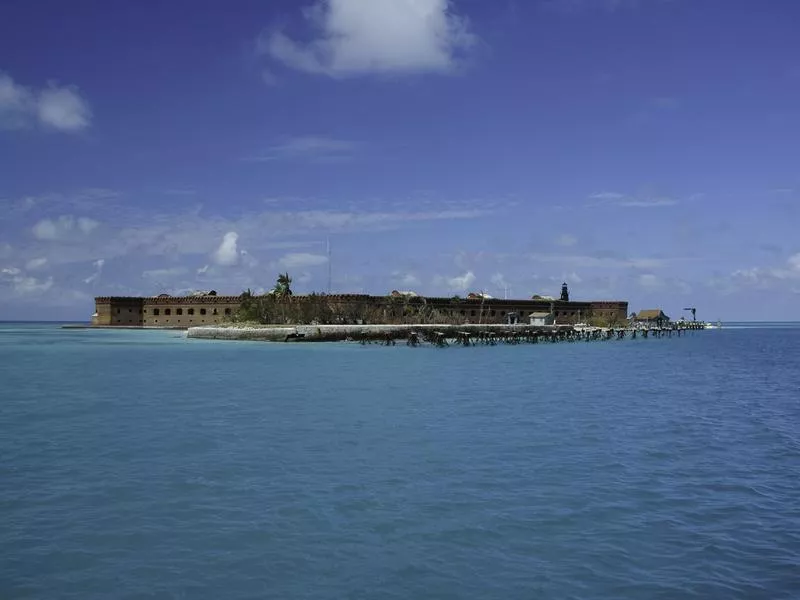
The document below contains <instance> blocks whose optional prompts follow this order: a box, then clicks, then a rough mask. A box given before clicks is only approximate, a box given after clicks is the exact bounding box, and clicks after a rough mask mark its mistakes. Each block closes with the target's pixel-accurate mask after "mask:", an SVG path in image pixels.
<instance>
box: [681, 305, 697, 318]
mask: <svg viewBox="0 0 800 600" xmlns="http://www.w3.org/2000/svg"><path fill="white" fill-rule="evenodd" d="M683 310H690V311H692V321H697V317H695V313H696V312H697V309H696V308H694V307H689V308H684V309H683Z"/></svg>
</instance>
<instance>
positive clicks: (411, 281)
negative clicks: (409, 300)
mask: <svg viewBox="0 0 800 600" xmlns="http://www.w3.org/2000/svg"><path fill="white" fill-rule="evenodd" d="M392 280H393V281H394V282H396V283H398V284H399V285H401V286H403V287H413V286H417V285H420V284H421V283H422V282H421V281H420V280H419V277H417V276H416V275H414V274H413V273H404V272H402V271H395V272H394V273H392Z"/></svg>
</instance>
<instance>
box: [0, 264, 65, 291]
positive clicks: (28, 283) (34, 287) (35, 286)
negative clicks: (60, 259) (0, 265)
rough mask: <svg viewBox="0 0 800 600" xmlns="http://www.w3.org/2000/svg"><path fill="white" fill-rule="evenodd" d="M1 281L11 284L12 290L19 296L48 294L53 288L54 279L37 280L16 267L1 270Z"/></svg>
mask: <svg viewBox="0 0 800 600" xmlns="http://www.w3.org/2000/svg"><path fill="white" fill-rule="evenodd" d="M0 281H3V282H5V283H8V284H10V286H11V290H12V291H13V292H14V293H16V294H18V295H27V294H34V293H41V292H46V291H47V290H49V289H50V288H51V287H53V278H52V277H48V278H47V279H37V278H36V277H29V276H27V275H24V274H23V273H22V271H21V270H20V269H18V268H16V267H6V268H4V269H0Z"/></svg>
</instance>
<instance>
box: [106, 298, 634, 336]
mask: <svg viewBox="0 0 800 600" xmlns="http://www.w3.org/2000/svg"><path fill="white" fill-rule="evenodd" d="M312 298H313V301H314V302H319V301H320V298H322V299H324V300H325V301H326V302H327V303H328V305H329V306H330V308H331V312H332V313H333V314H337V315H346V316H345V317H343V318H342V320H340V321H339V322H343V323H346V322H356V321H358V320H361V319H363V317H361V318H359V314H360V313H361V314H367V313H369V314H371V315H373V317H372V321H376V319H375V317H374V315H376V314H377V315H380V314H387V315H388V314H391V312H392V311H393V310H396V308H397V306H398V301H401V302H407V303H408V304H409V305H412V306H420V305H424V306H425V307H427V308H432V309H436V310H437V311H438V313H439V314H441V315H444V316H446V317H447V318H448V319H449V320H451V321H455V322H462V323H485V324H504V323H505V324H513V323H528V322H529V319H530V317H531V314H532V313H534V314H542V313H546V314H548V315H552V316H553V318H554V320H555V323H557V324H570V323H576V322H580V321H585V320H588V319H590V318H601V319H604V320H606V321H608V322H623V321H625V320H626V319H627V316H628V303H627V302H626V301H617V300H613V301H570V300H550V299H530V300H525V299H499V298H442V297H422V296H414V297H412V298H406V299H400V300H398V298H397V297H396V296H391V295H389V296H370V295H366V294H330V295H324V296H303V295H297V296H291V297H289V298H287V299H286V300H285V301H286V302H289V303H302V302H308V301H310V299H312ZM241 301H242V297H241V296H217V295H200V296H166V295H161V296H151V297H121V296H100V297H97V298H95V313H94V315H92V325H94V326H105V327H113V326H123V327H125V326H127V327H186V328H188V327H197V326H203V325H218V324H221V323H224V322H226V321H230V320H231V319H232V317H233V316H234V315H235V314H236V312H237V310H238V309H239V307H240V304H241ZM378 321H380V318H378V319H377V321H376V322H378Z"/></svg>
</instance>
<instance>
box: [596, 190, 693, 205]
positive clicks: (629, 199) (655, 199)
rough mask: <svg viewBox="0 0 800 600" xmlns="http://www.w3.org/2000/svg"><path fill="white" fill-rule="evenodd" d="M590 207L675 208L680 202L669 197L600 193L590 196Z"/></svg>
mask: <svg viewBox="0 0 800 600" xmlns="http://www.w3.org/2000/svg"><path fill="white" fill-rule="evenodd" d="M589 203H590V205H595V206H619V207H624V208H659V207H664V206H674V205H676V204H678V200H677V199H675V198H671V197H669V196H659V195H641V196H628V195H626V194H620V193H619V192H598V193H595V194H592V195H590V196H589Z"/></svg>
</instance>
